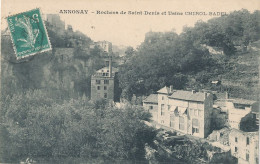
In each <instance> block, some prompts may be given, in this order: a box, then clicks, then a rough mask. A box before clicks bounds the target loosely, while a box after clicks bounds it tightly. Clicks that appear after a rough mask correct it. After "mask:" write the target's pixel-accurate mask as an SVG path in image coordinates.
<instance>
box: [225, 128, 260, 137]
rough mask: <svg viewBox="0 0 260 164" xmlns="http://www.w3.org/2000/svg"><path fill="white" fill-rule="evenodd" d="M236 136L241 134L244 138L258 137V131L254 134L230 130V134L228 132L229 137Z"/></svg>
mask: <svg viewBox="0 0 260 164" xmlns="http://www.w3.org/2000/svg"><path fill="white" fill-rule="evenodd" d="M237 134H243V135H245V136H250V137H255V136H259V132H258V131H255V132H244V131H242V130H238V129H232V130H231V132H230V135H232V136H237ZM257 138H258V137H257Z"/></svg>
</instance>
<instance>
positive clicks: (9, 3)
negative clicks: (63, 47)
mask: <svg viewBox="0 0 260 164" xmlns="http://www.w3.org/2000/svg"><path fill="white" fill-rule="evenodd" d="M37 7H38V8H40V9H41V11H42V13H43V14H59V12H60V10H88V14H60V17H61V19H62V20H64V21H65V23H66V24H70V25H72V27H73V29H74V31H76V30H78V31H81V32H83V33H84V34H86V35H87V36H89V37H90V38H91V39H92V40H94V41H101V40H107V41H110V42H112V43H113V44H115V45H124V46H133V47H137V46H138V45H140V43H141V42H143V40H144V37H145V33H147V32H149V31H153V32H166V31H172V30H174V31H175V32H177V33H181V32H182V29H183V27H184V26H193V25H194V24H195V23H196V22H197V21H198V20H202V21H207V20H208V19H210V18H213V17H214V16H209V15H206V16H205V15H185V12H205V13H206V14H209V12H226V13H227V14H228V13H229V12H232V11H234V10H241V9H242V8H244V9H247V10H249V11H251V12H252V11H254V10H259V9H260V1H259V0H247V1H245V0H181V1H177V0H160V1H158V0H142V1H140V0H124V1H122V0H105V1H104V0H103V1H101V0H2V5H1V28H2V29H5V28H6V27H7V23H6V19H5V18H6V17H7V16H9V15H13V14H17V13H20V12H24V11H28V10H31V9H34V8H37ZM97 11H118V12H121V11H125V12H127V13H128V11H142V13H143V15H128V14H118V15H108V14H96V12H97ZM144 11H149V12H159V13H160V15H144ZM165 11H166V12H167V13H168V11H172V12H179V13H183V15H161V13H162V12H165ZM92 12H93V13H92Z"/></svg>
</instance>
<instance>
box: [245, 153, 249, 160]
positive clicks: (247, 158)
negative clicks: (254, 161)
mask: <svg viewBox="0 0 260 164" xmlns="http://www.w3.org/2000/svg"><path fill="white" fill-rule="evenodd" d="M246 160H247V161H249V154H248V153H246Z"/></svg>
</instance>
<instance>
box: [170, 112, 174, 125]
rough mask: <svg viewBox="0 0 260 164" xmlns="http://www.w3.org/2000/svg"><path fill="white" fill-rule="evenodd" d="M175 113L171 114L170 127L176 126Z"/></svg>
mask: <svg viewBox="0 0 260 164" xmlns="http://www.w3.org/2000/svg"><path fill="white" fill-rule="evenodd" d="M174 120H175V119H174V115H173V114H171V115H170V127H174Z"/></svg>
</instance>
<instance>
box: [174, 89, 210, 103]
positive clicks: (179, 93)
mask: <svg viewBox="0 0 260 164" xmlns="http://www.w3.org/2000/svg"><path fill="white" fill-rule="evenodd" d="M169 98H173V99H180V100H188V101H199V102H204V100H205V93H204V92H192V91H183V90H174V91H173V93H172V94H171V95H170V96H169Z"/></svg>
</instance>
